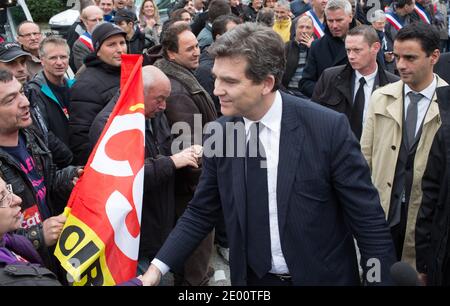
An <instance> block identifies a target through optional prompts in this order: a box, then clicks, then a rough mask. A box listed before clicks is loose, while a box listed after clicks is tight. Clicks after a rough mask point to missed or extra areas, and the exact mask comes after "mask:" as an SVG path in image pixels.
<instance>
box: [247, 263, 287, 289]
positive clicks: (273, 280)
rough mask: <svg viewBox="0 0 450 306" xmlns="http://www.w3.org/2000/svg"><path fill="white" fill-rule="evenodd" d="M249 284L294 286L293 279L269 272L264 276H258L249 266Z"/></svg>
mask: <svg viewBox="0 0 450 306" xmlns="http://www.w3.org/2000/svg"><path fill="white" fill-rule="evenodd" d="M247 285H248V286H292V279H291V278H290V277H286V276H279V275H276V274H271V273H267V274H266V275H264V276H263V277H262V278H258V276H256V274H255V273H254V272H253V271H252V269H251V268H250V267H249V268H247Z"/></svg>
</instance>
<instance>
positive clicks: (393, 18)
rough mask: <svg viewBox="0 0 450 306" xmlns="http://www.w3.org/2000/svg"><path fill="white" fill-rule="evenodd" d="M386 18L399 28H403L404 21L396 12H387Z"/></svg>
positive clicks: (398, 29)
mask: <svg viewBox="0 0 450 306" xmlns="http://www.w3.org/2000/svg"><path fill="white" fill-rule="evenodd" d="M386 20H387V21H388V22H389V23H390V24H391V25H392V26H393V27H394V28H395V29H396V30H397V31H400V29H401V28H403V22H402V21H401V20H400V18H399V17H398V15H397V14H396V13H394V12H388V13H386Z"/></svg>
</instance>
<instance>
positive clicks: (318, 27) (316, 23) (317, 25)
mask: <svg viewBox="0 0 450 306" xmlns="http://www.w3.org/2000/svg"><path fill="white" fill-rule="evenodd" d="M305 14H306V15H308V16H309V17H311V19H312V22H313V28H314V34H315V35H316V37H317V38H321V37H322V36H324V35H325V32H324V31H323V30H324V29H325V26H324V25H323V23H322V22H320V20H319V17H317V15H316V13H314V11H313V10H312V9H311V10H309V11H307V12H306V13H305Z"/></svg>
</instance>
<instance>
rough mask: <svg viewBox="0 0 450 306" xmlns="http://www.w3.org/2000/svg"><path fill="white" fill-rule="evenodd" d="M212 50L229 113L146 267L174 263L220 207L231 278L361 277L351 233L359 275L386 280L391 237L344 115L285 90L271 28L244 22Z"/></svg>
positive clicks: (155, 272)
mask: <svg viewBox="0 0 450 306" xmlns="http://www.w3.org/2000/svg"><path fill="white" fill-rule="evenodd" d="M261 45H264V48H263V49H261V48H258V46H261ZM210 52H211V54H212V55H213V56H214V57H215V62H214V67H213V73H214V75H215V76H216V83H215V91H214V93H215V94H216V95H217V96H218V97H219V99H220V104H221V110H222V113H223V114H224V117H222V118H220V119H218V121H216V122H215V123H213V124H212V126H210V127H212V128H213V129H214V133H212V135H211V137H210V138H208V139H207V140H205V142H204V155H203V156H204V157H203V172H202V175H201V178H200V181H199V185H198V187H197V190H196V192H195V195H194V198H193V199H192V201H191V202H190V204H189V206H188V207H187V209H186V211H185V213H184V214H183V216H182V217H181V218H180V219H179V220H178V223H177V226H176V227H175V229H174V230H173V231H172V233H171V234H170V236H169V238H168V239H167V240H166V242H165V243H164V245H163V247H162V248H161V249H160V251H159V252H158V254H157V256H156V258H155V259H154V260H153V261H152V265H151V266H150V268H149V270H148V271H147V272H146V273H145V275H144V278H145V279H146V280H147V281H149V282H152V283H154V284H157V283H158V282H159V279H160V277H161V274H163V273H165V272H166V271H168V270H169V269H174V270H176V269H179V268H180V267H181V266H182V264H183V261H184V260H185V258H186V257H187V256H189V254H190V253H191V252H192V250H193V249H194V248H195V247H196V245H197V244H198V243H199V242H200V241H201V240H202V239H203V238H204V237H205V236H206V234H207V233H208V232H209V231H210V230H211V229H212V228H213V227H214V224H215V222H216V220H217V217H218V215H219V212H220V208H221V207H222V208H223V214H224V217H225V223H226V229H227V234H228V240H229V247H230V272H231V283H232V284H233V285H358V284H360V275H359V273H358V263H357V259H356V253H355V247H354V242H353V237H355V238H356V240H357V242H358V245H359V247H360V251H361V266H362V268H363V270H364V275H363V279H364V282H365V283H371V284H373V283H378V284H389V283H390V278H389V272H388V271H389V268H390V266H391V264H392V263H393V262H394V258H395V257H394V248H393V244H392V240H391V237H390V233H389V229H388V227H387V225H386V222H385V219H384V214H383V211H382V209H381V206H380V202H379V198H378V193H377V191H376V189H375V188H374V186H373V185H372V183H371V179H370V173H369V169H368V167H367V164H366V162H365V161H364V158H363V156H362V154H361V152H360V150H359V145H358V143H357V141H356V138H355V137H354V136H353V134H352V132H351V130H350V127H349V124H348V122H347V119H346V118H345V116H344V115H342V114H339V113H336V112H333V111H330V110H327V109H326V108H323V107H321V106H319V105H316V104H314V103H308V102H306V101H305V100H302V99H300V98H297V97H294V96H290V95H287V94H283V93H280V92H279V91H278V88H279V86H280V83H281V77H282V74H283V71H284V65H285V59H284V57H283V53H284V47H283V42H282V40H281V38H280V37H279V36H278V35H277V34H276V33H275V32H273V31H272V30H271V29H270V28H267V27H264V26H261V25H257V24H251V23H246V24H242V25H238V26H237V27H235V28H234V29H233V30H231V31H229V32H227V33H225V34H224V35H223V36H221V37H220V38H219V39H217V40H216V42H215V43H214V45H213V46H211V49H210ZM225 126H226V129H225ZM222 131H225V133H221V132H222ZM258 134H259V136H258ZM212 139H214V145H213V146H211V140H212ZM247 139H248V143H247ZM208 146H211V148H208ZM247 146H248V148H247V149H245V148H246V147H247ZM218 148H220V149H218ZM214 150H215V151H214ZM258 163H259V164H258ZM374 262H376V264H375V265H374ZM373 267H374V268H375V270H376V271H377V272H375V274H374V273H372V272H374V270H371V269H372V268H373ZM374 275H375V277H374Z"/></svg>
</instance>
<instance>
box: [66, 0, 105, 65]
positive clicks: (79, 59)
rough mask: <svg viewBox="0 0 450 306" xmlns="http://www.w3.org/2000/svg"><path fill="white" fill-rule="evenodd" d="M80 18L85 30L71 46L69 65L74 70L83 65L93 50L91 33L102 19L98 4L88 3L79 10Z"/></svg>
mask: <svg viewBox="0 0 450 306" xmlns="http://www.w3.org/2000/svg"><path fill="white" fill-rule="evenodd" d="M81 20H82V21H83V23H84V25H85V26H86V32H84V33H83V34H82V35H81V36H80V37H79V38H78V39H77V41H76V42H75V43H74V44H73V47H72V54H71V56H70V67H71V68H72V70H73V71H74V72H76V71H77V70H78V69H80V67H81V66H82V65H83V61H84V59H85V57H86V56H88V54H89V53H91V52H94V46H93V45H92V36H91V35H92V31H94V28H95V26H96V25H97V24H99V23H100V22H102V21H103V11H102V10H101V9H100V8H99V7H98V6H95V5H90V6H88V7H86V8H85V9H84V10H83V11H81Z"/></svg>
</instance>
